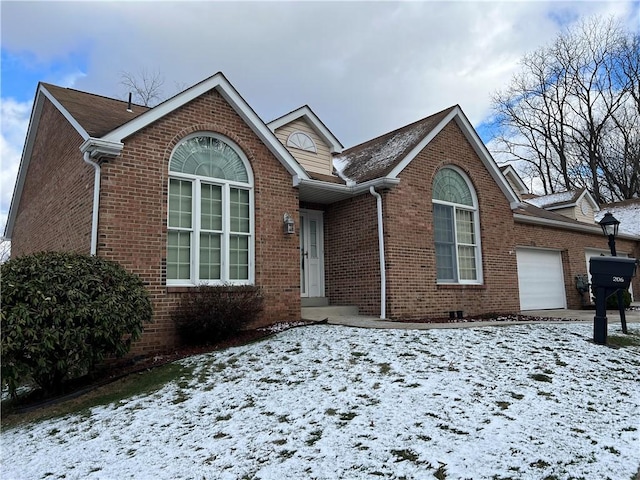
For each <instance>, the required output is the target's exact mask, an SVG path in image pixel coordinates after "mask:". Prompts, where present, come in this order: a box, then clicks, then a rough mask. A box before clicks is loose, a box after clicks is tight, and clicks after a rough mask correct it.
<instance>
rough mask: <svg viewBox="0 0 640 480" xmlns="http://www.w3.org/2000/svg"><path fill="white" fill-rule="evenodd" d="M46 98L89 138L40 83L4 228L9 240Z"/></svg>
mask: <svg viewBox="0 0 640 480" xmlns="http://www.w3.org/2000/svg"><path fill="white" fill-rule="evenodd" d="M45 99H47V100H49V101H50V102H51V104H52V105H53V106H54V107H56V108H57V109H58V111H60V113H61V114H62V115H63V116H64V117H65V119H66V120H67V121H68V122H69V123H70V124H71V125H72V126H73V128H75V129H76V131H77V132H78V133H79V134H80V136H81V137H82V138H83V139H85V140H86V139H87V138H89V134H88V133H87V131H86V130H85V129H84V128H82V127H81V126H80V124H79V123H78V122H77V121H76V119H75V118H73V117H72V116H71V114H70V113H69V111H68V110H67V109H66V108H64V107H63V106H62V105H61V104H60V102H59V101H58V100H57V99H56V98H55V97H54V96H53V95H52V94H51V92H49V91H48V90H47V89H46V88H45V86H44V85H42V84H39V85H38V88H37V90H36V98H35V101H34V103H33V108H32V109H31V116H30V118H29V126H28V127H27V136H26V140H25V142H24V146H23V147H22V156H21V158H20V166H19V167H18V176H17V177H16V183H15V186H14V187H13V196H12V197H11V205H10V206H9V214H8V215H7V223H6V225H5V229H4V237H5V238H6V239H8V240H10V239H11V235H12V234H13V226H14V223H15V219H16V215H17V213H18V212H17V209H18V205H19V204H20V199H21V198H22V189H23V188H24V181H25V177H26V175H27V170H29V163H30V162H31V154H32V153H33V145H34V143H35V140H36V133H37V132H38V127H39V125H40V116H41V115H42V109H43V107H44V101H45Z"/></svg>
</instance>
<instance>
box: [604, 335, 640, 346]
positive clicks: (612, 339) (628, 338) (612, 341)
mask: <svg viewBox="0 0 640 480" xmlns="http://www.w3.org/2000/svg"><path fill="white" fill-rule="evenodd" d="M607 345H609V346H612V347H633V346H637V345H640V333H637V332H631V333H629V334H627V335H624V334H622V335H618V334H614V335H609V336H608V337H607Z"/></svg>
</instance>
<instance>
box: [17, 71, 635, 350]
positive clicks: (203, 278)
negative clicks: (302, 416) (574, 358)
mask: <svg viewBox="0 0 640 480" xmlns="http://www.w3.org/2000/svg"><path fill="white" fill-rule="evenodd" d="M587 194H588V192H587ZM580 195H581V196H580V198H577V199H573V204H571V202H569V203H568V204H567V205H565V208H564V210H562V209H560V210H556V211H554V209H553V208H555V205H551V206H550V205H543V206H536V205H533V204H531V203H527V202H526V201H525V200H526V199H527V198H528V197H529V196H528V195H527V191H526V187H524V185H522V182H521V180H519V178H518V177H517V175H516V174H515V172H514V171H513V170H512V169H511V170H510V169H509V168H508V167H507V168H503V169H500V168H499V167H498V166H497V165H496V163H495V161H494V160H493V159H492V157H491V155H490V154H489V153H488V151H487V149H486V147H485V146H484V145H483V143H482V141H481V140H480V139H479V137H478V135H477V133H476V132H475V130H474V129H473V127H472V126H471V124H470V123H469V121H468V119H467V118H466V116H465V115H464V113H463V112H462V110H461V109H460V107H459V106H454V107H451V108H448V109H446V110H443V111H442V112H439V113H436V114H434V115H431V116H429V117H426V118H424V119H422V120H419V121H417V122H415V123H413V124H410V125H407V126H405V127H403V128H400V129H398V130H395V131H393V132H390V133H387V134H385V135H382V136H380V137H377V138H375V139H373V140H370V141H368V142H365V143H363V144H361V145H357V146H354V147H351V148H349V149H344V147H343V146H342V144H341V143H340V142H339V141H338V139H337V138H336V137H335V136H334V135H333V133H332V132H331V131H330V130H329V129H328V128H327V127H326V126H325V125H324V124H323V123H322V121H321V120H320V119H319V118H318V117H317V116H316V115H315V114H314V113H313V111H312V110H311V109H310V108H309V107H307V106H304V107H301V108H299V109H297V110H294V111H292V112H290V113H288V114H286V115H284V116H282V117H280V118H278V119H276V120H273V121H272V122H269V123H266V124H265V123H264V122H263V121H262V120H261V119H260V118H259V117H258V116H257V115H256V113H255V112H254V111H253V110H252V108H251V107H250V106H249V105H248V104H247V103H246V101H245V100H244V99H243V98H242V97H241V96H240V94H239V93H238V92H237V91H236V90H235V88H234V87H233V86H232V85H231V84H230V83H229V82H228V80H227V79H226V78H225V77H224V75H222V74H221V73H218V74H216V75H214V76H212V77H210V78H208V79H206V80H204V81H202V82H200V83H198V84H196V85H194V86H193V87H191V88H189V89H187V90H185V91H183V92H182V93H180V94H178V95H176V96H174V97H173V98H171V99H169V100H167V101H165V102H163V103H161V104H160V105H158V106H156V107H154V108H146V107H142V106H137V105H130V104H127V102H122V101H119V100H115V99H110V98H105V97H101V96H97V95H92V94H89V93H84V92H80V91H76V90H71V89H66V88H61V87H57V86H54V85H49V84H44V83H41V84H40V85H39V86H38V90H37V93H36V98H35V102H34V107H33V111H32V115H31V120H30V125H29V130H28V133H27V138H26V142H25V147H24V151H23V156H22V162H21V166H20V170H19V174H18V179H17V182H16V187H15V192H14V196H13V201H12V205H11V209H10V212H9V219H8V222H7V227H6V236H7V237H8V238H10V239H11V241H12V254H13V255H14V256H18V255H22V254H27V253H31V252H36V251H42V250H71V251H78V252H82V253H92V254H97V255H100V256H103V257H105V258H109V259H112V260H116V261H118V262H119V263H121V264H122V265H123V266H124V267H126V268H127V269H128V270H130V271H132V272H134V273H136V274H138V275H140V276H141V277H142V278H143V280H144V281H145V283H146V285H147V287H148V289H149V292H150V294H151V297H152V299H153V303H154V309H155V321H154V323H153V324H151V325H149V326H148V327H147V328H146V329H145V334H144V336H143V338H142V339H141V340H140V342H139V343H138V344H137V345H136V349H137V351H139V352H141V353H144V352H152V351H159V350H162V349H165V348H167V347H171V346H172V345H174V342H175V336H174V326H173V323H172V321H171V312H172V309H173V308H175V303H176V300H177V299H178V298H179V296H180V295H181V294H182V293H183V292H185V291H187V290H188V289H189V288H190V287H192V286H194V285H198V284H201V283H209V284H214V285H215V284H221V283H230V284H255V285H257V286H259V287H261V289H262V291H263V293H264V296H265V300H266V303H265V306H266V309H265V312H264V315H263V318H262V319H261V320H260V323H262V324H268V323H273V322H277V321H285V320H296V319H299V318H300V316H301V307H303V306H312V305H324V304H327V303H330V304H333V305H353V306H356V307H357V308H358V310H359V312H360V313H362V314H367V315H376V316H381V317H384V318H391V319H400V318H417V317H425V316H430V317H434V316H444V315H447V314H448V312H451V311H462V312H463V314H465V315H469V314H478V313H487V312H513V311H518V310H521V309H523V308H564V307H569V308H576V307H579V306H580V302H581V300H580V297H579V295H578V293H577V291H576V290H575V275H577V274H581V273H586V271H587V263H586V257H585V255H587V254H589V252H590V253H593V252H600V251H603V248H606V240H605V239H604V238H603V236H602V233H601V231H600V228H599V227H598V225H596V224H595V223H594V221H593V212H594V211H595V210H597V205H595V203H594V202H592V203H589V202H591V201H592V199H591V201H590V200H589V197H588V196H585V192H581V193H580ZM572 198H573V197H572ZM585 198H586V200H585ZM583 201H586V202H587V203H589V206H588V208H590V209H591V210H588V208H587V207H585V210H584V211H585V212H587V214H589V212H591V213H590V215H591V217H589V215H587V217H589V218H590V220H591V221H588V220H589V219H588V218H583V217H580V218H571V216H570V213H571V211H572V210H571V209H572V208H574V210H575V208H582V207H581V206H580V205H581V204H580V202H583ZM552 207H553V208H552ZM581 211H582V210H581ZM639 245H640V238H639V237H638V235H622V236H621V238H619V240H618V251H619V253H620V254H627V255H629V256H634V257H639V256H640V246H639ZM549 285H552V288H551V289H550V288H549ZM633 288H635V291H636V292H638V291H640V286H639V285H638V279H636V280H635V284H634V287H633ZM550 297H551V298H550Z"/></svg>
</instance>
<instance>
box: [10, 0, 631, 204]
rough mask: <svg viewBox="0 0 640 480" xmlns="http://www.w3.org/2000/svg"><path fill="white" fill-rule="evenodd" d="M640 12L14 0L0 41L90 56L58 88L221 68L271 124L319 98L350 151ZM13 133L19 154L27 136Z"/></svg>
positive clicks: (188, 76)
mask: <svg viewBox="0 0 640 480" xmlns="http://www.w3.org/2000/svg"><path fill="white" fill-rule="evenodd" d="M639 11H640V9H638V8H637V4H635V3H634V2H632V1H626V2H625V1H620V2H563V3H553V2H399V3H388V2H348V3H346V2H345V3H340V2H251V3H247V2H80V3H77V2H37V3H34V2H5V3H3V5H2V29H1V31H2V38H1V40H2V46H3V50H6V51H9V52H11V53H13V54H16V55H18V54H20V53H21V52H26V53H28V54H29V55H30V56H31V57H32V58H34V59H36V61H39V62H54V61H56V59H61V58H64V59H66V60H67V61H68V59H69V58H72V59H73V58H74V55H77V56H79V57H81V58H82V59H83V60H85V63H84V64H83V65H78V68H77V70H76V69H73V70H71V71H70V72H68V74H67V76H66V77H62V76H61V77H59V83H62V84H63V85H66V86H73V87H74V88H77V89H80V90H86V91H90V92H94V93H98V94H103V95H110V96H120V97H123V96H124V94H125V92H123V89H122V87H121V86H120V85H119V81H120V72H122V71H128V72H139V71H140V70H141V69H143V68H147V69H148V70H151V71H155V70H160V71H161V72H162V73H163V74H164V76H165V77H166V83H165V94H167V95H172V94H174V93H176V91H175V89H173V88H172V87H173V85H174V84H181V85H185V84H186V85H192V84H194V83H196V82H198V81H200V80H202V79H204V78H206V77H208V76H210V75H212V74H214V73H216V72H217V71H223V72H224V73H225V74H226V75H227V77H228V78H229V80H230V81H231V82H232V83H233V84H234V85H235V86H236V88H237V89H238V90H239V92H240V93H241V95H243V96H244V98H245V99H246V100H247V101H248V102H249V104H250V105H251V106H252V107H253V108H254V109H255V110H256V112H257V113H258V115H260V116H261V117H262V118H263V120H265V121H269V120H272V119H273V118H276V117H278V116H280V115H282V114H283V113H286V112H288V111H291V110H293V109H294V108H297V107H299V106H300V105H303V104H309V105H310V106H311V107H312V108H313V109H314V111H315V112H316V113H317V114H318V115H319V116H320V118H321V119H322V120H323V121H324V122H325V124H326V125H327V126H328V127H329V129H330V130H331V131H332V132H333V133H334V134H335V135H336V136H337V137H338V138H339V139H340V140H341V141H342V142H343V144H344V145H345V146H352V145H354V144H356V143H359V142H361V141H364V140H367V139H369V138H372V137H374V136H377V135H380V134H382V133H385V132H387V131H389V130H392V129H394V128H398V127H400V126H403V125H405V124H408V123H410V122H413V121H416V120H418V119H420V118H423V117H425V116H427V115H430V114H432V113H435V112H437V111H439V110H441V109H443V108H446V107H449V106H451V105H453V104H460V105H461V106H462V108H463V110H464V111H465V113H466V114H467V116H468V117H469V119H470V120H471V122H472V123H474V124H476V125H477V124H479V123H481V122H482V121H483V120H484V119H486V118H487V117H488V116H489V114H490V94H491V93H492V92H493V91H495V90H496V89H498V88H500V87H502V86H504V85H505V84H506V83H507V81H508V80H509V78H510V76H511V75H512V74H513V73H514V72H515V70H516V68H517V66H518V60H519V59H520V58H521V56H522V55H523V54H524V53H525V52H526V51H530V50H533V49H535V48H537V47H539V46H540V45H542V44H544V43H548V42H550V41H552V40H553V38H554V37H555V36H556V35H557V33H558V32H559V30H560V28H562V26H565V25H566V24H567V23H568V22H571V21H575V20H576V19H578V18H579V17H580V16H583V15H591V14H597V13H601V14H605V15H607V14H613V15H617V16H620V17H621V18H624V19H625V21H627V22H629V25H630V26H634V25H635V27H636V28H637V23H636V24H634V23H633V22H634V20H635V21H637V19H638V15H639V13H638V12H639ZM27 22H28V24H27ZM27 26H28V28H27ZM3 75H5V72H3ZM50 81H51V80H50ZM7 94H8V95H11V92H7V91H6V89H5V90H4V91H3V95H7ZM3 117H4V112H3ZM3 120H4V119H3ZM4 135H5V133H4V130H3V136H4ZM4 140H6V141H7V142H8V143H9V145H8V146H6V147H3V149H4V148H11V149H12V150H14V151H20V150H21V143H22V141H23V140H24V138H22V139H15V138H12V139H8V138H6V137H5V139H4ZM12 158H13V157H12ZM14 170H15V169H14ZM3 195H4V194H3ZM3 198H4V196H3ZM4 208H5V204H4V203H3V205H2V211H4Z"/></svg>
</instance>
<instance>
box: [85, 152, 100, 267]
mask: <svg viewBox="0 0 640 480" xmlns="http://www.w3.org/2000/svg"><path fill="white" fill-rule="evenodd" d="M83 159H84V161H85V162H86V163H88V164H89V165H91V166H92V167H93V170H94V172H95V174H94V176H93V213H92V215H91V255H94V256H95V255H96V253H97V252H98V211H99V203H100V165H98V163H97V162H94V161H93V160H91V152H88V151H87V152H84V155H83Z"/></svg>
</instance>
